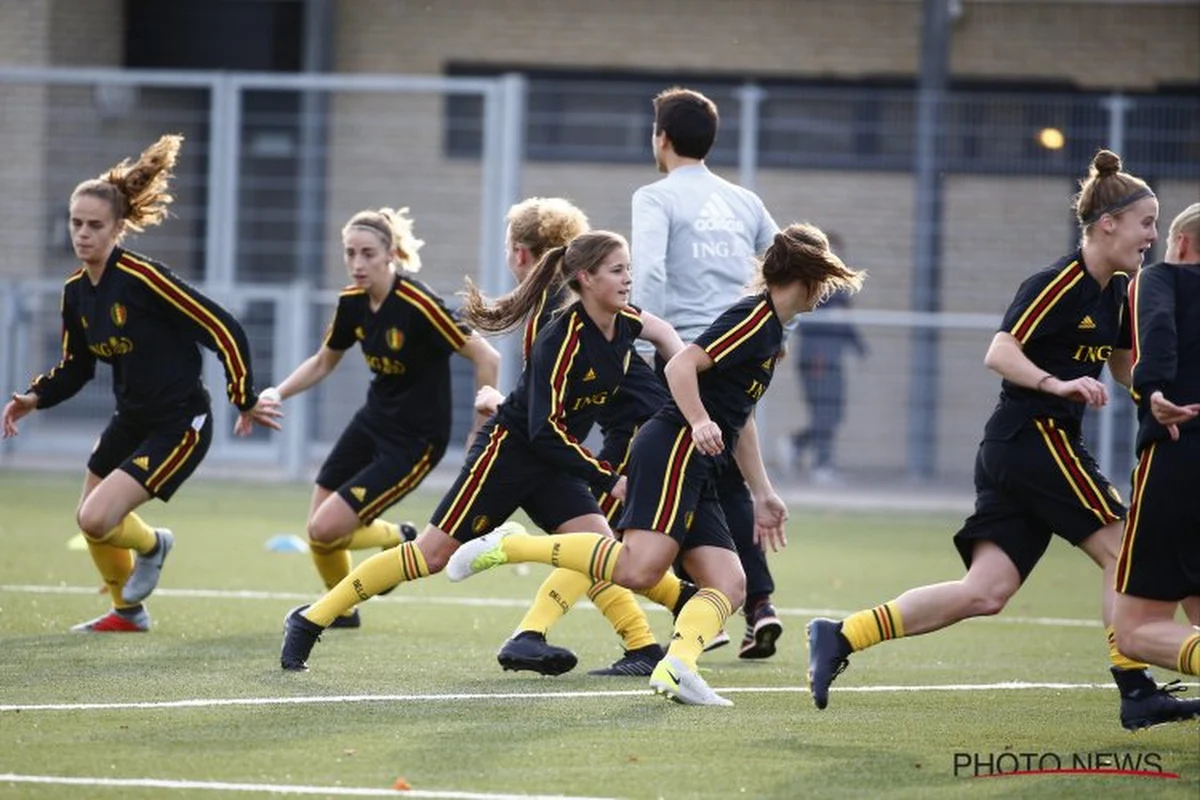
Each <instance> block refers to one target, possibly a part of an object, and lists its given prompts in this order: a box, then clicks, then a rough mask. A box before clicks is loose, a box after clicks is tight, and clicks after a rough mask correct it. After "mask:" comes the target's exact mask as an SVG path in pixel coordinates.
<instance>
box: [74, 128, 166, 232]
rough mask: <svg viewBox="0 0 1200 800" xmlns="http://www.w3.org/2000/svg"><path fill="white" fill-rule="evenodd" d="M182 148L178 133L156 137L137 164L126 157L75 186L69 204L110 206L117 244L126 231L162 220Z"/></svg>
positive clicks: (138, 229)
mask: <svg viewBox="0 0 1200 800" xmlns="http://www.w3.org/2000/svg"><path fill="white" fill-rule="evenodd" d="M182 145H183V137H182V136H180V135H178V134H167V135H165V136H160V137H159V139H158V141H156V142H155V143H154V144H152V145H150V146H149V147H147V148H146V149H145V150H143V151H142V153H141V155H139V156H138V158H137V161H134V162H133V163H130V161H129V159H128V158H126V159H124V160H122V161H121V163H119V164H116V165H115V166H113V167H110V168H109V169H107V170H105V171H104V172H103V173H101V174H100V176H99V177H97V178H92V179H90V180H86V181H84V182H83V183H81V184H79V185H78V186H76V187H75V190H74V191H73V192H71V201H72V202H74V201H75V199H76V198H78V197H96V198H99V199H101V200H104V201H106V202H107V203H108V204H109V205H110V206H111V207H112V212H113V217H114V218H115V219H116V220H117V222H119V223H121V230H120V231H119V232H118V234H117V240H118V241H120V239H121V238H123V237H124V235H125V231H126V230H134V231H139V232H140V231H142V230H145V228H146V227H148V226H150V225H157V224H158V223H160V222H162V221H163V220H164V219H166V217H167V206H169V205H170V204H171V203H172V201H174V199H175V198H173V197H171V195H170V194H168V193H167V189H168V188H169V187H170V181H171V178H172V177H173V175H172V173H171V170H172V169H174V168H175V160H176V158H177V157H178V156H179V148H180V147H181V146H182Z"/></svg>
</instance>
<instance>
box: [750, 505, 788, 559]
mask: <svg viewBox="0 0 1200 800" xmlns="http://www.w3.org/2000/svg"><path fill="white" fill-rule="evenodd" d="M787 518H788V510H787V505H786V504H784V502H783V499H782V498H781V497H780V496H779V495H777V494H775V493H774V492H771V494H769V495H764V496H763V497H755V498H754V543H755V544H756V545H758V546H759V547H760V548H762V549H763V550H764V551H765V550H766V549H767V548H768V547H770V548H771V552H772V553H778V552H779V551H780V549H782V548H784V547H787V531H786V530H785V529H784V523H785V522H787Z"/></svg>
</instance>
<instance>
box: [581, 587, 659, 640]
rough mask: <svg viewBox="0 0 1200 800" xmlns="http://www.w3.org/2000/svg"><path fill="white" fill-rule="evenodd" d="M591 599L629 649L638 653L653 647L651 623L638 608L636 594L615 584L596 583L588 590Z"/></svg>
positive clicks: (639, 607)
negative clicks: (647, 647)
mask: <svg viewBox="0 0 1200 800" xmlns="http://www.w3.org/2000/svg"><path fill="white" fill-rule="evenodd" d="M588 599H589V600H591V601H592V604H593V605H595V606H596V608H598V609H600V613H601V614H603V615H604V618H605V619H607V620H608V622H609V624H610V625H612V627H613V630H614V631H616V632H617V635H618V636H620V637H621V641H622V643H623V646H624V648H625V649H626V650H637V649H639V648H642V647H646V646H648V645H652V644H654V634H653V633H651V632H650V620H648V619H646V612H645V611H643V610H642V607H641V606H640V605H638V601H637V598H636V597H634V596H633V592H631V591H629V590H628V589H626V588H625V587H624V586H617V585H616V584H615V583H609V582H608V581H596V582H595V583H593V584H592V588H590V589H588Z"/></svg>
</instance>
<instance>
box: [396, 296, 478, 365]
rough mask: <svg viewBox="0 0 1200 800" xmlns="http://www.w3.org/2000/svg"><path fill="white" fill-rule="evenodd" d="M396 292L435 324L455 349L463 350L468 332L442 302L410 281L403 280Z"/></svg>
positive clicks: (430, 322)
mask: <svg viewBox="0 0 1200 800" xmlns="http://www.w3.org/2000/svg"><path fill="white" fill-rule="evenodd" d="M396 294H398V295H400V296H401V297H403V298H404V299H405V300H407V301H408V302H409V303H411V304H412V305H413V307H414V308H416V309H417V310H418V311H420V312H421V314H422V315H424V317H425V319H427V320H429V324H430V325H432V326H433V328H434V330H436V331H437V332H438V333H440V334H441V335H442V336H444V337H445V339H446V341H447V342H449V343H450V346H451V347H453V348H454V349H455V350H461V349H462V348H463V345H465V344H466V343H467V338H468V336H467V334H466V333H464V332H463V330H462V328H460V327H459V326H458V323H457V322H455V321H454V318H453V317H451V316H450V312H448V311H446V308H445V307H444V306H443V305H442V304H441V303H439V302H437V301H436V300H434V299H433V298H432V297H430V296H429V294H428V293H427V292H425V291H424V290H423V289H421V288H419V287H417V286H415V285H413V284H412V283H411V282H409V281H401V282H400V286H399V287H398V288H397V289H396Z"/></svg>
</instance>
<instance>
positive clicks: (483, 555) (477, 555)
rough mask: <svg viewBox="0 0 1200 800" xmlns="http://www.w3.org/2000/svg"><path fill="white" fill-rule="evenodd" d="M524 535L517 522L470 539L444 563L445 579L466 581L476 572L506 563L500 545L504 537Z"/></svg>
mask: <svg viewBox="0 0 1200 800" xmlns="http://www.w3.org/2000/svg"><path fill="white" fill-rule="evenodd" d="M513 534H521V535H525V526H524V525H522V524H521V523H519V522H505V523H504V524H503V525H499V526H497V527H496V528H494V529H492V531H491V532H490V533H486V534H484V535H483V536H480V537H479V538H478V539H472V540H471V541H469V542H467V543H466V544H464V545H463V546H462V547H460V548H458V549H457V550H455V551H454V555H452V556H450V560H449V561H448V562H447V563H446V577H447V578H449V579H450V580H451V581H455V582H457V581H461V580H466V579H467V578H469V577H471V576H472V575H474V574H475V573H477V572H483V571H484V570H485V569H491V568H492V567H498V566H500V565H501V564H507V563H508V556H506V555H504V550H503V548H501V547H500V543H501V542H502V541H504V538H505V537H506V536H512V535H513Z"/></svg>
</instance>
